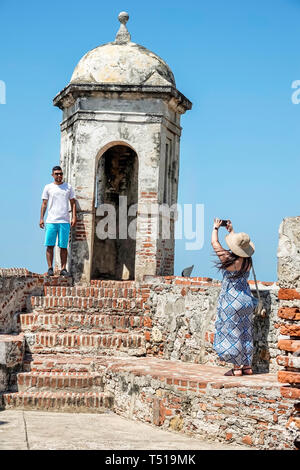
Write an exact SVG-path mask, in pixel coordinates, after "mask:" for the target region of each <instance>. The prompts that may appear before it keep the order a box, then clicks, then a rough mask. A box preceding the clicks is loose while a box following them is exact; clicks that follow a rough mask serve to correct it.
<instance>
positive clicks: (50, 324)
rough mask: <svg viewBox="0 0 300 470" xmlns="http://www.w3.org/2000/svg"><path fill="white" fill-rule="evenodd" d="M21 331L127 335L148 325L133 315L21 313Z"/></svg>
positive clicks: (139, 317) (145, 318)
mask: <svg viewBox="0 0 300 470" xmlns="http://www.w3.org/2000/svg"><path fill="white" fill-rule="evenodd" d="M20 324H21V330H22V331H26V330H30V331H32V332H34V331H39V330H44V331H45V330H47V331H48V330H51V331H53V330H57V331H61V330H62V331H63V330H66V329H67V330H68V332H70V331H72V330H76V331H79V330H80V331H83V330H84V331H88V332H97V333H100V332H101V333H112V332H116V333H128V332H129V331H131V330H134V331H140V332H141V331H142V328H143V327H144V326H147V325H148V324H149V318H148V317H143V316H135V315H108V314H95V313H89V314H87V313H62V314H60V313H39V312H36V313H24V314H23V313H22V314H20Z"/></svg>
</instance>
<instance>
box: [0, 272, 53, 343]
mask: <svg viewBox="0 0 300 470" xmlns="http://www.w3.org/2000/svg"><path fill="white" fill-rule="evenodd" d="M43 285H44V277H43V276H41V275H40V274H36V273H32V272H30V271H28V270H27V269H25V268H11V269H0V333H5V334H9V333H16V332H17V315H16V314H17V313H18V312H21V311H25V310H26V308H27V306H28V305H27V298H28V295H29V294H32V295H41V293H42V290H43Z"/></svg>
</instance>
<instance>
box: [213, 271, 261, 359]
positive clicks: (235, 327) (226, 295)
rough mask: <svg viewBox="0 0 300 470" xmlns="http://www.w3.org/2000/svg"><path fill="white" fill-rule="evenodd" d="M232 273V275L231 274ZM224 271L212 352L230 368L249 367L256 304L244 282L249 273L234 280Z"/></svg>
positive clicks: (246, 283)
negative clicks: (234, 366)
mask: <svg viewBox="0 0 300 470" xmlns="http://www.w3.org/2000/svg"><path fill="white" fill-rule="evenodd" d="M235 272H236V271H234V273H235ZM232 274H233V272H232V271H231V272H230V271H227V270H225V271H224V273H223V281H222V287H221V292H220V296H219V301H218V307H217V319H216V323H215V330H216V331H215V336H214V349H215V351H216V352H217V354H218V356H219V357H220V359H222V360H223V361H225V362H230V363H232V364H234V365H237V366H241V365H251V362H252V354H253V339H252V314H253V310H254V308H255V306H256V304H257V300H256V298H255V297H253V296H252V294H251V290H250V287H249V285H248V282H247V279H248V277H249V271H248V272H245V273H243V274H242V275H241V276H240V277H238V278H237V279H232V278H231V275H232Z"/></svg>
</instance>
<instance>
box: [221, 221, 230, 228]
mask: <svg viewBox="0 0 300 470" xmlns="http://www.w3.org/2000/svg"><path fill="white" fill-rule="evenodd" d="M228 222H229V220H222V223H221V227H227V223H228Z"/></svg>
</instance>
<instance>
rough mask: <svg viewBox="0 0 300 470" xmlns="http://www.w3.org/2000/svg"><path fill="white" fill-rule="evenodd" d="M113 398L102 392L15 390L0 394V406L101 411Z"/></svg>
mask: <svg viewBox="0 0 300 470" xmlns="http://www.w3.org/2000/svg"><path fill="white" fill-rule="evenodd" d="M113 404H114V399H113V396H112V395H111V394H108V393H103V392H100V393H98V392H81V393H80V392H77V393H72V392H16V393H4V394H2V395H0V408H4V409H15V408H18V409H21V410H48V411H70V412H76V413H78V412H89V413H91V412H97V413H101V412H102V413H103V412H105V411H106V410H108V409H112V408H113Z"/></svg>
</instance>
